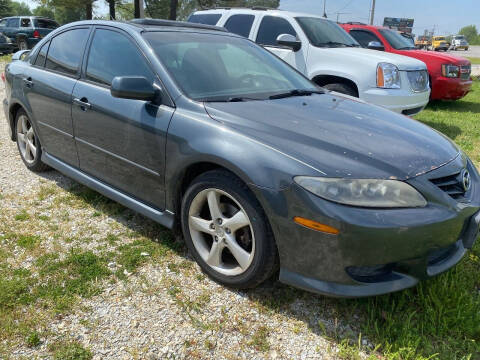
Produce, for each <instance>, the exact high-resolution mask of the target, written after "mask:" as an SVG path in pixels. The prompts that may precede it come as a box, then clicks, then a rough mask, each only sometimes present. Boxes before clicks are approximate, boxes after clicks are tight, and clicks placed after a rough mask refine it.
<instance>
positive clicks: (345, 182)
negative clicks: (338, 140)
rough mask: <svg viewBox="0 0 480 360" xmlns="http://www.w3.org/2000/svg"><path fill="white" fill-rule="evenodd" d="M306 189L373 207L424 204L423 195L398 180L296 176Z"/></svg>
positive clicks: (326, 196) (326, 197)
mask: <svg viewBox="0 0 480 360" xmlns="http://www.w3.org/2000/svg"><path fill="white" fill-rule="evenodd" d="M294 180H295V182H296V183H297V184H298V185H300V186H301V187H303V188H304V189H305V190H307V191H310V192H311V193H313V194H315V195H317V196H320V197H321V198H323V199H326V200H330V201H333V202H336V203H340V204H345V205H352V206H361V207H374V208H405V207H423V206H426V205H427V202H426V201H425V199H424V197H423V196H422V195H421V194H420V193H419V192H418V191H417V190H415V189H414V188H413V187H412V186H410V185H408V184H407V183H405V182H403V181H398V180H379V179H340V178H322V177H309V176H296V177H295V178H294Z"/></svg>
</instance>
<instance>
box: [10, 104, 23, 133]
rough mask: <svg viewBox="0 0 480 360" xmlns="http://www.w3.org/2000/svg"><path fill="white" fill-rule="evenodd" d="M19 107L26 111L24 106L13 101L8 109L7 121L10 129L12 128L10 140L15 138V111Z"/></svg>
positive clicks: (16, 111)
mask: <svg viewBox="0 0 480 360" xmlns="http://www.w3.org/2000/svg"><path fill="white" fill-rule="evenodd" d="M20 109H22V110H23V111H25V112H27V111H26V110H25V108H24V107H23V106H22V105H21V104H20V103H18V102H15V103H13V104H12V105H10V107H9V109H8V117H9V118H8V122H9V125H10V129H12V136H11V139H12V141H16V140H17V135H16V131H15V119H16V117H17V113H18V111H19V110H20Z"/></svg>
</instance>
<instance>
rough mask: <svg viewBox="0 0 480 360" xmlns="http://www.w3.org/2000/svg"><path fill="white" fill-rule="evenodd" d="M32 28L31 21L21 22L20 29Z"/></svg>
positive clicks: (24, 20) (23, 20)
mask: <svg viewBox="0 0 480 360" xmlns="http://www.w3.org/2000/svg"><path fill="white" fill-rule="evenodd" d="M30 26H31V22H30V19H22V21H21V22H20V27H30Z"/></svg>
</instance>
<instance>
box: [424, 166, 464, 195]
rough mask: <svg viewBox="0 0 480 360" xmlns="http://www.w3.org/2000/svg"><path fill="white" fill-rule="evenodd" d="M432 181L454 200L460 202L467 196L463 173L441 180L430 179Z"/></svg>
mask: <svg viewBox="0 0 480 360" xmlns="http://www.w3.org/2000/svg"><path fill="white" fill-rule="evenodd" d="M430 181H431V182H432V183H434V184H435V185H437V186H438V187H439V188H440V189H441V190H443V191H445V192H446V193H447V194H448V195H450V196H451V197H452V198H454V199H457V200H458V199H461V198H463V197H464V196H465V188H464V187H463V179H462V172H461V171H460V172H458V173H455V174H452V175H448V176H444V177H441V178H436V179H430Z"/></svg>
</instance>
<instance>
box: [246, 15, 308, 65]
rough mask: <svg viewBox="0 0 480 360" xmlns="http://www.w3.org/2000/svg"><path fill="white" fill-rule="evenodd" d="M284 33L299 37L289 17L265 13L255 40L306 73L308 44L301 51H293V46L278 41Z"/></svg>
mask: <svg viewBox="0 0 480 360" xmlns="http://www.w3.org/2000/svg"><path fill="white" fill-rule="evenodd" d="M282 34H289V35H293V36H295V37H296V38H297V39H299V37H298V34H297V32H296V31H295V29H294V27H293V26H292V24H291V23H290V21H289V20H288V19H286V18H283V17H281V16H271V15H265V16H263V18H262V20H261V22H260V25H259V27H258V31H257V35H256V38H255V41H256V42H257V44H259V45H262V46H263V47H265V48H266V49H267V50H269V51H270V52H272V53H274V54H275V55H277V56H278V57H279V58H280V59H282V60H284V61H286V62H287V63H289V64H290V65H292V66H293V67H294V68H296V69H297V70H298V71H300V72H302V73H305V71H306V51H307V49H306V46H302V48H301V49H300V50H299V51H293V50H292V49H291V48H288V47H285V46H281V45H279V44H278V43H277V38H278V36H279V35H282Z"/></svg>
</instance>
